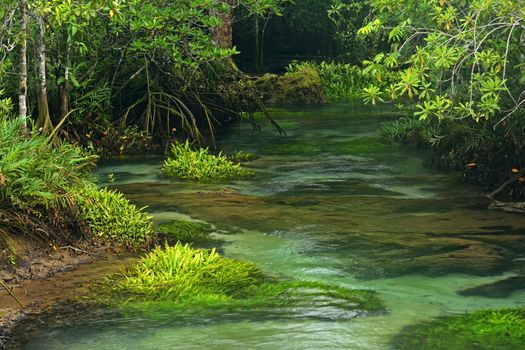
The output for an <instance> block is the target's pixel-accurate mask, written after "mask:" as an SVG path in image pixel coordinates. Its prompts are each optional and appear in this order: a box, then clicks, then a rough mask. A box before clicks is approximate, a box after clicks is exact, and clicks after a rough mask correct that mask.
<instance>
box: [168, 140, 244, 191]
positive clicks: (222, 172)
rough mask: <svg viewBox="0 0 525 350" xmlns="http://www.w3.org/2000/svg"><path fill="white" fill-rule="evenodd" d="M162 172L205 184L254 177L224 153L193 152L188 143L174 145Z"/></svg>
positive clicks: (207, 150)
mask: <svg viewBox="0 0 525 350" xmlns="http://www.w3.org/2000/svg"><path fill="white" fill-rule="evenodd" d="M161 171H162V173H163V174H164V175H167V176H175V177H178V178H181V179H187V180H197V181H204V182H207V181H214V180H227V179H232V178H237V177H243V176H249V175H253V172H252V171H251V170H248V169H244V168H242V167H241V165H240V164H236V163H234V162H232V161H230V160H229V159H228V158H227V157H226V156H224V155H222V153H219V154H218V155H213V154H210V153H209V149H208V148H201V149H199V150H193V149H192V147H191V145H190V143H189V142H188V141H186V142H185V143H183V144H180V143H177V144H174V145H172V147H171V150H170V152H169V154H168V159H167V160H166V161H164V164H163V165H162V168H161Z"/></svg>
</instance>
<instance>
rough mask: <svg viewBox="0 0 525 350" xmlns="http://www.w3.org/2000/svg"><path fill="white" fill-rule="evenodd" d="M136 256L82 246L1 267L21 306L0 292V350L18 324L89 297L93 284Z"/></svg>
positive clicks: (121, 250)
mask: <svg viewBox="0 0 525 350" xmlns="http://www.w3.org/2000/svg"><path fill="white" fill-rule="evenodd" d="M138 257H139V254H138V253H129V252H126V251H125V250H124V249H120V248H114V247H110V246H108V245H93V244H88V243H84V244H81V245H75V246H66V247H54V248H51V249H49V250H48V251H47V252H46V253H45V254H32V255H29V257H28V258H26V259H25V260H24V261H23V262H20V264H18V265H16V266H9V265H6V264H4V265H3V266H2V267H1V269H0V278H2V279H3V280H4V281H5V283H6V284H7V285H8V286H9V287H10V288H11V290H12V293H13V294H14V295H15V296H16V298H17V299H18V302H20V304H19V303H18V302H17V301H16V300H15V299H14V298H13V297H11V296H10V295H9V294H8V293H7V292H6V291H5V290H4V289H3V288H1V289H0V349H3V348H6V347H8V346H9V341H10V332H11V330H12V329H13V327H14V326H15V325H16V324H17V323H18V322H20V321H21V320H23V319H25V318H26V317H27V316H29V315H35V314H38V313H41V312H42V311H44V310H47V309H49V308H51V307H53V306H55V305H57V304H59V303H61V302H64V301H67V300H71V299H76V298H80V297H86V296H89V295H90V289H91V288H92V287H93V285H94V284H96V283H97V282H98V281H100V280H101V279H103V278H104V277H106V276H108V275H110V274H113V273H117V272H119V271H121V270H122V269H124V268H126V267H128V266H130V265H131V264H133V263H134V262H135V261H137V259H138Z"/></svg>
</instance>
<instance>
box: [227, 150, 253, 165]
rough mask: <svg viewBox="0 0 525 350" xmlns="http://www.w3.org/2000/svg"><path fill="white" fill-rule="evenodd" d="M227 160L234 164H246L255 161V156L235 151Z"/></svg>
mask: <svg viewBox="0 0 525 350" xmlns="http://www.w3.org/2000/svg"><path fill="white" fill-rule="evenodd" d="M228 159H230V160H231V161H232V162H234V163H247V162H251V161H253V160H255V159H257V156H256V155H255V154H252V153H247V152H243V151H236V152H234V153H233V154H232V155H230V156H228Z"/></svg>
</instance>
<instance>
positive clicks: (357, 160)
mask: <svg viewBox="0 0 525 350" xmlns="http://www.w3.org/2000/svg"><path fill="white" fill-rule="evenodd" d="M274 117H275V118H276V119H277V120H278V121H280V123H281V124H282V126H283V127H284V128H285V129H286V130H287V132H288V135H286V136H281V135H278V134H276V133H274V132H272V131H271V130H270V129H269V128H267V129H266V130H263V131H262V132H255V131H253V130H252V128H251V126H250V125H248V124H243V125H241V126H239V127H238V128H235V129H233V130H231V131H230V132H228V133H227V134H225V135H220V136H219V147H220V148H221V149H223V150H224V151H225V152H226V153H229V152H233V151H236V150H243V151H245V152H250V153H254V154H256V155H258V156H259V157H260V158H259V159H257V160H255V161H253V162H251V163H249V167H250V168H252V169H253V170H255V171H256V173H257V175H256V176H255V177H254V178H251V179H248V180H242V181H235V182H233V183H229V184H206V185H205V184H192V183H188V182H182V181H177V180H171V179H166V178H164V177H162V176H161V175H160V174H159V167H160V163H161V159H160V157H156V156H151V157H139V158H125V159H114V160H111V161H107V162H104V163H103V164H101V166H100V167H99V169H98V170H97V175H98V176H99V178H100V181H101V183H103V184H104V182H106V181H107V175H108V174H110V173H113V174H114V175H115V177H116V179H117V182H116V183H115V185H116V187H118V188H119V189H120V190H122V191H123V192H125V193H126V194H127V195H128V196H129V197H130V198H132V200H133V201H134V202H135V203H137V204H139V205H141V206H142V205H148V206H149V209H148V211H149V212H151V213H152V214H153V215H154V216H155V220H156V221H158V222H162V221H166V220H171V219H174V218H180V217H187V218H189V217H191V218H192V219H198V220H205V221H209V222H214V223H225V224H229V225H233V226H236V227H238V228H240V229H241V230H242V232H241V233H238V234H221V233H218V234H217V237H218V238H221V239H222V240H224V242H225V243H224V245H223V250H224V253H225V255H227V256H229V257H235V258H242V259H248V260H251V261H254V262H256V263H257V264H258V265H259V266H260V267H261V268H262V269H264V270H265V271H267V272H268V273H270V274H273V275H283V276H289V277H294V278H300V279H306V280H314V281H322V282H328V283H332V284H338V285H343V286H347V287H355V288H369V289H374V290H376V291H378V293H379V296H380V297H381V298H382V299H383V300H384V301H385V303H386V305H387V307H388V310H389V312H388V313H387V314H386V315H383V316H373V317H358V318H353V319H348V317H346V318H345V317H339V316H340V315H337V314H330V313H329V312H327V311H326V310H324V309H323V310H321V309H319V310H316V308H315V306H314V307H309V308H305V309H304V310H299V311H300V312H299V314H301V312H302V315H303V316H304V317H298V318H284V317H283V318H280V317H278V315H277V316H276V315H273V316H272V317H266V315H265V313H264V310H263V312H260V313H258V316H256V317H254V316H253V315H252V316H250V317H248V316H246V315H242V314H239V313H235V312H233V313H232V314H231V315H230V314H227V315H220V317H217V315H208V314H206V313H205V312H204V313H198V314H194V315H190V316H188V315H185V317H184V318H181V317H179V315H178V314H177V313H175V312H170V310H169V308H168V309H166V308H163V309H159V310H156V309H153V310H147V311H149V312H147V313H140V312H139V313H132V312H131V313H125V314H123V313H118V312H115V311H113V310H92V311H90V312H86V311H79V312H72V311H69V313H65V314H59V315H51V316H49V317H47V318H46V319H45V320H43V323H44V325H42V326H38V327H36V328H37V331H36V332H34V333H32V335H31V337H30V339H26V340H25V342H24V343H23V344H22V345H21V347H22V348H24V349H210V350H214V349H217V350H218V349H221V350H223V349H239V350H240V349H243V350H244V349H264V350H275V349H279V350H292V349H297V350H299V349H301V350H303V349H331V350H336V349H363V350H364V349H366V350H372V349H391V347H390V345H389V340H390V338H391V337H392V335H394V334H396V333H397V332H399V331H400V330H401V329H402V328H403V327H404V326H406V325H410V324H414V323H417V322H422V321H425V320H430V319H432V318H433V317H436V316H439V315H447V314H453V313H462V312H465V311H468V310H476V309H482V308H489V307H490V308H493V307H505V306H525V291H524V290H523V289H522V290H519V287H520V286H511V285H509V284H507V285H504V286H502V287H496V288H492V289H490V290H489V291H485V294H483V293H482V292H479V293H470V294H473V295H471V296H462V295H460V294H458V292H459V291H462V290H465V289H468V288H472V287H475V286H480V285H484V284H489V283H492V282H495V281H498V280H503V279H506V278H508V277H512V276H516V275H520V274H524V273H525V220H524V219H523V218H522V217H521V216H519V215H512V214H506V213H502V212H496V211H490V210H487V209H486V206H487V202H486V200H485V199H484V198H483V193H482V189H480V188H477V187H473V186H469V185H467V184H465V183H463V182H461V181H460V180H458V179H457V177H455V176H451V175H448V174H444V173H442V172H439V171H436V170H434V169H432V168H430V167H428V166H427V165H425V162H424V155H423V154H420V153H417V152H415V151H410V150H407V149H402V148H400V147H397V146H394V145H383V144H381V143H380V142H379V140H378V126H379V124H380V123H381V122H382V121H385V120H388V119H391V118H393V117H394V112H393V111H392V110H389V109H380V108H376V109H372V108H370V107H365V106H362V105H360V104H342V105H331V106H323V107H312V108H290V109H286V110H281V111H280V112H279V111H275V112H274ZM225 188H227V189H228V190H225ZM232 190H234V191H232ZM514 287H516V288H514ZM503 288H505V289H503ZM490 291H492V292H491V293H489V292H490ZM144 308H147V306H144ZM144 314H153V315H155V317H145V316H144ZM245 316H246V317H245ZM57 320H59V321H57Z"/></svg>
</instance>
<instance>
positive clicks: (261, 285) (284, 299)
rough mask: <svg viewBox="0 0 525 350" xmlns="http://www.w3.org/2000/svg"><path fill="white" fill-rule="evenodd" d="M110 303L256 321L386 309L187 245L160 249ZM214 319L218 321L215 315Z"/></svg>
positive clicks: (360, 294) (362, 296)
mask: <svg viewBox="0 0 525 350" xmlns="http://www.w3.org/2000/svg"><path fill="white" fill-rule="evenodd" d="M112 285H113V286H114V287H113V289H112V290H111V291H110V293H109V298H108V300H109V302H110V303H113V304H114V303H117V304H119V306H120V307H121V308H122V309H123V310H128V311H131V310H135V311H137V310H138V311H140V312H143V313H144V315H145V316H147V317H153V318H154V317H155V315H154V314H155V312H153V315H151V312H150V311H149V310H155V309H156V308H167V309H170V310H172V311H175V310H176V311H177V312H179V313H181V315H182V316H183V315H184V313H185V312H186V311H188V310H189V311H191V314H193V313H195V312H200V313H206V314H207V315H224V314H227V315H231V314H232V312H233V313H239V316H240V317H248V318H249V317H252V316H254V313H262V314H264V315H265V317H277V318H282V317H319V318H324V317H326V316H327V314H331V317H335V318H339V317H341V318H350V317H355V316H356V315H358V314H359V313H360V312H362V311H371V312H377V311H380V310H383V309H384V307H383V304H382V303H381V301H380V300H379V299H378V298H377V297H376V296H375V293H374V292H371V291H365V290H353V289H348V288H344V287H339V286H332V285H327V284H324V283H319V282H310V281H289V280H278V279H275V278H270V277H268V276H266V275H265V274H263V273H262V272H261V271H260V270H259V269H258V268H257V266H256V265H255V264H253V263H251V262H246V261H240V260H234V259H229V258H224V257H221V256H220V255H219V254H218V253H217V252H216V251H215V250H214V249H212V250H197V249H193V248H191V247H190V246H189V245H183V244H181V243H177V244H176V245H175V246H172V247H170V246H166V247H165V248H164V249H162V248H156V249H155V250H154V251H153V252H151V253H150V254H148V255H147V256H146V257H144V258H143V259H142V260H141V261H140V262H139V263H137V264H136V265H135V266H133V267H131V268H130V269H128V270H127V271H126V272H125V274H124V275H123V276H121V277H119V278H117V280H116V281H115V280H112ZM213 317H215V316H213Z"/></svg>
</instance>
